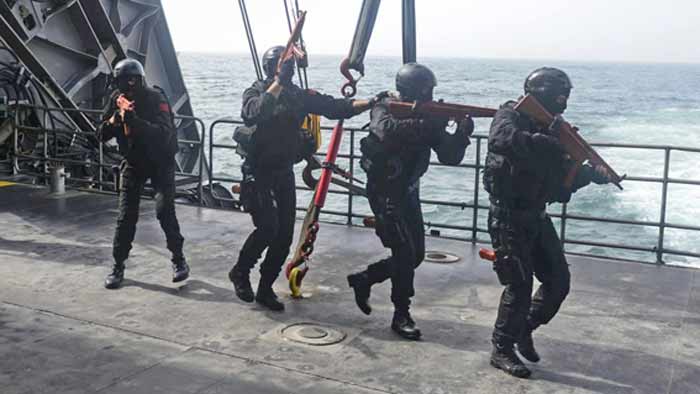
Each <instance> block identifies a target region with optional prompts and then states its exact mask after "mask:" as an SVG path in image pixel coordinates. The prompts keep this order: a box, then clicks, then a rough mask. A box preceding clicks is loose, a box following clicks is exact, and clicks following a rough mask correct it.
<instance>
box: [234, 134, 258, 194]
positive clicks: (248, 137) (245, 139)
mask: <svg viewBox="0 0 700 394" xmlns="http://www.w3.org/2000/svg"><path fill="white" fill-rule="evenodd" d="M254 133H255V126H252V127H247V126H238V127H236V130H234V131H233V140H234V141H235V142H236V153H238V154H239V155H240V156H241V157H248V156H250V155H251V154H252V153H253V134H254ZM241 186H242V185H241Z"/></svg>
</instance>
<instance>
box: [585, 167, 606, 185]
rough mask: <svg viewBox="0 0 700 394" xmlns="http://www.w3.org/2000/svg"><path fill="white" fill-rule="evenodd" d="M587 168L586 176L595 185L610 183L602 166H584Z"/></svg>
mask: <svg viewBox="0 0 700 394" xmlns="http://www.w3.org/2000/svg"><path fill="white" fill-rule="evenodd" d="M586 167H588V168H589V171H588V176H589V178H590V180H591V182H593V183H595V184H596V185H606V184H608V183H610V178H608V176H607V175H606V171H605V168H604V167H603V166H596V167H592V166H586Z"/></svg>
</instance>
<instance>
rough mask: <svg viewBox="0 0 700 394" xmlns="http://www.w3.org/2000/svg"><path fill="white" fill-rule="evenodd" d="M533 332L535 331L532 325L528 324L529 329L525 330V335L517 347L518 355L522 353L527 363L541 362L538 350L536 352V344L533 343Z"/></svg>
mask: <svg viewBox="0 0 700 394" xmlns="http://www.w3.org/2000/svg"><path fill="white" fill-rule="evenodd" d="M533 331H534V329H533V328H532V325H530V324H528V327H527V328H526V329H525V331H524V332H523V335H522V336H521V337H520V340H519V341H518V343H517V344H516V345H517V349H518V353H520V355H521V356H523V357H525V359H526V360H527V361H530V362H532V363H536V362H538V361H540V355H539V354H537V350H535V343H534V342H533V341H532V332H533Z"/></svg>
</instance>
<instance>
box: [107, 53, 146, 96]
mask: <svg viewBox="0 0 700 394" xmlns="http://www.w3.org/2000/svg"><path fill="white" fill-rule="evenodd" d="M144 78H146V71H144V69H143V66H142V65H141V63H140V62H139V61H138V60H135V59H124V60H122V61H120V62H119V63H117V65H116V66H114V81H115V82H116V84H117V87H118V88H119V90H120V91H122V92H126V91H128V90H130V89H131V88H133V87H136V88H140V87H142V86H143V81H144ZM130 80H134V81H135V84H134V85H133V86H132V85H129V81H130Z"/></svg>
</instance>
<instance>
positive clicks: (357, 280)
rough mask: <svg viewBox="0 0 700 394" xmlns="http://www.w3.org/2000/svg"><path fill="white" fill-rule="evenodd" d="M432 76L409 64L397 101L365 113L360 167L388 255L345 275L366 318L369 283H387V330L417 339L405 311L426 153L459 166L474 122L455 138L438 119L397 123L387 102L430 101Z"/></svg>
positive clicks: (417, 248)
mask: <svg viewBox="0 0 700 394" xmlns="http://www.w3.org/2000/svg"><path fill="white" fill-rule="evenodd" d="M436 85H437V81H436V79H435V75H434V74H433V72H432V71H430V69H429V68H427V67H425V66H423V65H420V64H416V63H409V64H406V65H404V66H403V67H402V68H401V69H400V70H399V72H398V73H397V75H396V89H397V90H398V92H399V95H400V97H398V98H396V97H391V96H389V95H386V94H385V95H384V98H383V100H382V101H380V102H379V103H378V104H377V105H376V106H374V107H373V109H372V112H371V115H370V132H371V133H370V135H369V136H368V137H366V138H363V139H362V141H361V150H362V162H361V164H362V168H363V169H364V170H365V171H366V172H367V198H368V199H369V203H370V207H371V208H372V212H373V213H374V215H375V218H376V233H377V235H378V236H379V238H380V240H381V241H382V244H383V245H384V246H385V247H387V248H390V249H391V256H390V257H388V258H386V259H383V260H381V261H379V262H376V263H374V264H371V265H370V266H368V267H367V269H366V270H365V271H362V272H359V273H356V274H352V275H349V276H348V284H349V285H350V287H352V288H353V290H354V292H355V301H356V302H357V305H358V307H359V308H360V310H362V312H364V313H365V314H367V315H369V314H370V313H371V311H372V308H371V307H370V305H369V296H370V289H371V287H372V285H374V284H377V283H381V282H384V281H385V280H387V279H391V301H392V303H393V304H394V317H393V320H392V323H391V328H392V330H394V331H395V332H396V333H397V334H398V335H400V336H401V337H403V338H407V339H412V340H418V339H419V338H420V336H421V332H420V330H419V329H418V327H416V324H415V322H414V321H413V319H412V318H411V315H410V313H409V306H410V304H411V297H413V295H414V288H413V277H414V271H415V269H416V268H417V267H418V265H420V264H421V262H422V261H423V258H424V257H425V233H424V228H423V214H422V212H421V206H420V199H419V189H420V187H419V180H420V177H421V176H423V174H424V173H425V172H426V171H427V170H428V165H429V162H430V155H431V149H433V150H435V152H436V153H437V155H438V159H439V160H440V162H442V163H445V164H453V165H456V164H459V163H460V162H461V161H462V159H463V157H464V153H465V150H466V148H467V146H468V145H469V136H470V135H471V134H472V132H473V130H474V123H473V122H472V120H471V119H467V120H465V121H462V122H460V123H459V125H458V127H457V131H456V132H455V133H454V134H449V133H447V132H446V130H445V128H446V127H447V124H448V120H447V119H444V118H440V117H429V116H428V117H412V118H402V119H397V118H395V117H394V116H392V115H391V113H389V109H388V105H387V104H388V102H390V101H391V100H397V99H398V100H401V101H409V102H413V101H432V99H433V88H434V87H435V86H436Z"/></svg>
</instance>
